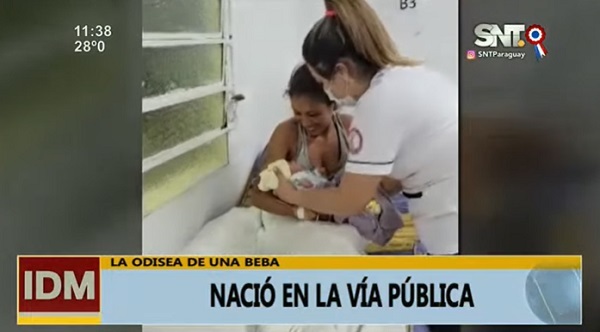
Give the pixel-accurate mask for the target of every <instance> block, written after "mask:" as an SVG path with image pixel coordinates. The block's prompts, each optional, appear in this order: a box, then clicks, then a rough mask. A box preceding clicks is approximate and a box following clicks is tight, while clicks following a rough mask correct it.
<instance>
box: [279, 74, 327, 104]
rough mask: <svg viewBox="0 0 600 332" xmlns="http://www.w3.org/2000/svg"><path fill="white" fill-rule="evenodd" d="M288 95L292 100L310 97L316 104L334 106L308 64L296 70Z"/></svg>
mask: <svg viewBox="0 0 600 332" xmlns="http://www.w3.org/2000/svg"><path fill="white" fill-rule="evenodd" d="M286 94H287V95H288V96H290V98H291V97H309V98H310V99H312V100H314V101H316V102H320V103H324V104H327V105H332V104H333V101H332V100H331V99H329V97H328V96H327V94H326V93H325V91H324V90H323V85H321V84H320V83H319V82H317V80H315V78H314V77H313V76H312V75H311V73H310V70H309V69H308V66H307V65H306V64H302V65H300V66H299V67H298V68H296V69H295V70H294V72H293V73H292V77H291V78H290V82H289V83H288V88H287V91H286Z"/></svg>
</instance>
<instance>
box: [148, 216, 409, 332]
mask: <svg viewBox="0 0 600 332" xmlns="http://www.w3.org/2000/svg"><path fill="white" fill-rule="evenodd" d="M366 245H367V241H366V240H365V239H363V238H362V237H361V236H360V234H358V232H357V231H356V229H355V228H354V227H352V226H349V225H336V224H328V223H317V222H309V221H303V222H300V221H298V220H295V219H292V218H285V217H281V216H276V215H273V214H270V213H267V212H264V211H261V210H259V209H256V208H239V207H236V208H233V209H231V210H229V211H228V212H227V213H225V214H223V215H221V216H219V217H217V218H215V219H214V220H212V221H209V222H207V223H206V224H205V226H204V227H203V228H202V230H201V231H200V232H199V233H198V234H197V235H196V236H195V237H194V238H193V239H192V241H190V243H189V244H188V245H187V246H186V247H185V249H184V250H183V254H189V255H362V254H364V249H365V247H366ZM143 330H144V332H224V331H227V332H409V331H410V327H409V326H407V325H260V326H250V325H249V326H197V327H158V326H144V329H143Z"/></svg>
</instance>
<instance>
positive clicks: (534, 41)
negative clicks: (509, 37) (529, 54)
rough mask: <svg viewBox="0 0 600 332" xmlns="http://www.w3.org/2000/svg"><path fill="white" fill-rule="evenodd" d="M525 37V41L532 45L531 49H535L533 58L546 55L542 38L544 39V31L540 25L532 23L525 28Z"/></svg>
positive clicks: (546, 51)
mask: <svg viewBox="0 0 600 332" xmlns="http://www.w3.org/2000/svg"><path fill="white" fill-rule="evenodd" d="M525 38H527V42H528V43H529V44H531V45H533V50H534V51H535V58H536V59H537V60H538V61H539V60H540V59H542V58H543V57H545V56H546V55H548V50H547V49H546V48H545V47H544V44H543V43H544V39H546V31H545V30H544V28H542V26H541V25H537V24H533V25H531V26H529V28H527V31H525Z"/></svg>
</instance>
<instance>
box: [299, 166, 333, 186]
mask: <svg viewBox="0 0 600 332" xmlns="http://www.w3.org/2000/svg"><path fill="white" fill-rule="evenodd" d="M290 181H291V182H292V184H293V185H294V187H295V188H296V189H298V190H307V189H319V188H324V187H327V186H329V185H330V181H329V180H327V178H326V177H324V176H322V175H321V174H319V173H318V172H316V171H307V170H300V171H296V172H294V171H292V176H291V177H290Z"/></svg>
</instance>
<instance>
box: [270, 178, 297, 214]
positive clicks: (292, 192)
mask: <svg viewBox="0 0 600 332" xmlns="http://www.w3.org/2000/svg"><path fill="white" fill-rule="evenodd" d="M275 174H276V175H277V180H278V181H277V182H278V186H277V189H275V190H274V191H273V193H274V194H275V196H277V197H279V199H281V200H282V201H284V202H287V203H289V204H292V205H299V204H298V203H299V202H298V200H299V197H298V196H299V191H298V190H296V188H294V185H292V183H291V182H290V180H288V179H286V178H285V177H284V176H283V175H282V174H281V172H279V170H275Z"/></svg>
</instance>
